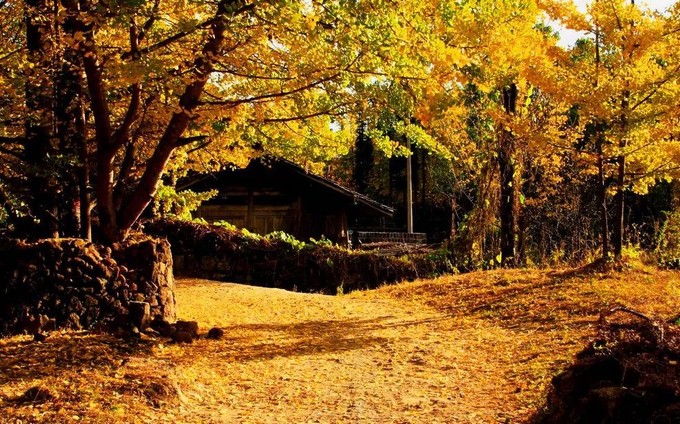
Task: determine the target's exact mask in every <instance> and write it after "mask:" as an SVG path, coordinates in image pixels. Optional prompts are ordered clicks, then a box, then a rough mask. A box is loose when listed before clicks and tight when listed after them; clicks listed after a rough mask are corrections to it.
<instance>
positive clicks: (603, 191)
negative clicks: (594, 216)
mask: <svg viewBox="0 0 680 424" xmlns="http://www.w3.org/2000/svg"><path fill="white" fill-rule="evenodd" d="M595 137H596V139H595V143H596V145H595V148H596V150H597V177H598V194H599V196H598V197H599V199H598V200H599V201H598V203H599V208H598V209H599V211H600V226H601V228H600V231H601V233H602V235H601V244H602V259H604V260H605V261H606V260H608V259H609V216H608V214H607V181H606V178H605V172H604V154H603V153H602V143H603V142H604V140H603V137H604V136H603V135H602V132H601V130H598V133H597V134H596V135H595Z"/></svg>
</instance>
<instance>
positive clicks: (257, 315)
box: [0, 266, 680, 423]
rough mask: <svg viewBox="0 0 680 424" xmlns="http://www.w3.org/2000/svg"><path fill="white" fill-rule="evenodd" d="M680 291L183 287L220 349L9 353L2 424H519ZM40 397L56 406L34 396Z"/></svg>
mask: <svg viewBox="0 0 680 424" xmlns="http://www.w3.org/2000/svg"><path fill="white" fill-rule="evenodd" d="M678 293H680V278H679V274H677V273H675V272H660V271H657V270H653V269H649V268H645V267H642V266H638V267H635V268H634V269H630V270H628V271H626V272H618V273H607V274H598V273H593V272H585V271H584V272H579V271H578V270H565V271H554V270H553V271H542V270H540V271H539V270H519V271H516V270H511V271H492V272H478V273H471V274H465V275H460V276H450V277H442V278H439V279H435V280H421V281H417V282H414V283H407V284H401V285H397V286H390V287H384V288H382V289H380V290H375V291H370V292H361V293H354V294H352V295H349V296H340V297H329V296H321V295H309V294H299V293H290V292H284V291H280V290H271V289H263V288H257V287H247V286H238V285H232V284H224V283H214V282H209V281H203V280H184V281H180V282H179V284H178V290H177V298H178V302H179V307H180V312H181V317H182V318H183V319H193V320H197V321H198V322H199V324H200V325H201V328H202V331H204V332H205V331H207V330H208V329H209V328H210V327H212V326H219V327H221V328H223V329H224V330H225V338H224V339H223V340H221V341H211V340H205V339H201V340H198V341H196V342H195V343H194V344H192V345H189V346H178V345H167V344H163V343H162V342H161V341H160V340H144V341H139V342H124V341H121V340H117V339H113V338H110V337H106V336H100V335H90V334H79V333H67V334H52V335H51V336H50V337H49V338H48V339H47V340H46V341H45V342H42V343H34V342H31V341H29V340H28V339H27V338H26V337H14V338H10V339H5V340H0V422H173V423H174V422H187V423H190V422H195V423H206V422H215V423H219V422H291V423H298V422H323V423H325V422H404V423H406V422H409V423H411V422H412V423H418V422H427V423H437V422H447V423H448V422H461V423H478V422H522V421H526V420H527V419H528V418H529V417H530V416H531V414H532V413H533V412H534V411H535V410H536V408H537V407H539V406H540V404H541V402H542V399H543V397H544V394H545V390H546V387H547V385H548V384H549V380H550V377H551V376H552V375H553V374H554V373H555V372H557V371H558V370H559V369H560V368H562V367H564V366H565V365H566V364H567V363H569V362H570V361H571V358H572V357H573V354H574V353H575V352H577V351H578V350H580V349H581V348H582V347H583V345H584V343H585V342H586V341H587V339H588V338H589V337H591V336H592V334H593V333H594V325H595V322H596V320H597V316H598V314H599V312H600V311H601V310H602V309H606V308H609V307H612V306H614V305H615V304H624V305H626V306H629V307H631V308H635V309H638V310H640V311H641V312H643V313H646V314H651V315H661V316H664V317H670V316H672V315H674V314H677V313H678V312H680V311H678V307H677V305H678ZM36 386H37V387H41V388H44V389H47V391H48V395H45V394H44V393H42V392H40V391H35V390H34V391H32V392H29V393H28V396H26V395H25V394H26V391H27V390H28V389H30V388H31V387H36ZM31 396H33V398H31Z"/></svg>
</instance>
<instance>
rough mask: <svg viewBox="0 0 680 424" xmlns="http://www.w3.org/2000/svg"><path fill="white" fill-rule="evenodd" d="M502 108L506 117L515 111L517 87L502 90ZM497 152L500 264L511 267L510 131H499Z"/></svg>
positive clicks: (512, 158) (512, 195)
mask: <svg viewBox="0 0 680 424" xmlns="http://www.w3.org/2000/svg"><path fill="white" fill-rule="evenodd" d="M503 108H504V109H505V113H506V114H508V115H514V114H515V112H516V111H517V86H516V85H515V84H511V85H510V86H508V87H505V88H503ZM499 134H500V140H499V149H498V150H499V151H498V165H499V168H500V176H501V181H500V183H501V184H500V185H501V187H500V191H501V193H500V194H501V198H500V202H501V204H500V220H501V263H502V265H503V266H512V265H514V263H515V256H516V251H515V229H516V225H517V223H516V216H515V215H516V214H515V201H516V199H515V197H516V196H515V193H516V190H517V188H516V184H515V138H514V134H512V132H511V131H510V130H507V129H505V128H503V129H501V130H500V132H499Z"/></svg>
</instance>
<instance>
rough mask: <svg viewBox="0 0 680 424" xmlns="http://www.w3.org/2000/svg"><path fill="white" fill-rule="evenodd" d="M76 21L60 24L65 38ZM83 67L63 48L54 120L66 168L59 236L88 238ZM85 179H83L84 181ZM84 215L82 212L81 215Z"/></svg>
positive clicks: (70, 18)
mask: <svg viewBox="0 0 680 424" xmlns="http://www.w3.org/2000/svg"><path fill="white" fill-rule="evenodd" d="M77 28H78V21H77V20H76V17H75V16H73V15H68V16H67V17H66V19H65V20H64V23H63V25H62V30H63V34H64V36H67V37H74V34H75V33H76V31H77ZM83 84H84V79H83V68H82V60H81V59H80V55H79V54H78V52H77V51H76V50H74V49H72V48H68V47H67V48H66V49H65V50H64V53H63V56H62V67H61V70H60V71H59V76H58V78H57V93H58V95H57V102H56V110H55V115H56V121H57V135H58V139H59V150H60V153H61V155H62V157H64V158H66V159H67V161H66V164H76V166H75V172H74V169H73V167H71V166H70V165H65V167H64V169H63V170H62V172H61V175H63V178H62V185H63V189H62V190H61V198H60V208H61V211H60V218H61V221H62V227H63V231H62V234H63V235H66V236H69V237H85V238H89V228H88V227H89V210H88V211H87V212H86V211H84V207H87V208H89V201H88V196H89V195H88V192H87V191H88V187H87V181H86V179H87V176H86V174H87V173H88V170H87V168H86V167H87V154H86V152H87V145H86V143H87V138H86V134H85V131H86V129H85V116H84V115H85V112H84V108H83ZM84 175H85V176H84ZM84 178H85V180H84ZM84 212H85V213H84Z"/></svg>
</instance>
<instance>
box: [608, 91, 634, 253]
mask: <svg viewBox="0 0 680 424" xmlns="http://www.w3.org/2000/svg"><path fill="white" fill-rule="evenodd" d="M629 96H630V92H629V91H625V92H624V93H623V98H622V99H621V110H622V112H621V117H620V125H621V134H620V138H619V156H618V157H617V159H616V163H617V170H616V195H615V196H614V238H613V240H612V244H613V248H614V258H615V259H616V260H620V259H621V254H622V251H623V233H624V228H625V225H624V221H625V219H624V213H625V197H626V192H625V190H626V155H625V152H624V150H625V148H626V132H627V130H628V106H629Z"/></svg>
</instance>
